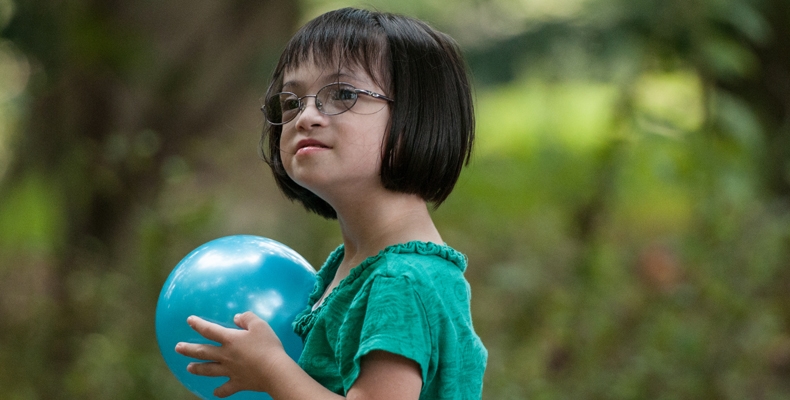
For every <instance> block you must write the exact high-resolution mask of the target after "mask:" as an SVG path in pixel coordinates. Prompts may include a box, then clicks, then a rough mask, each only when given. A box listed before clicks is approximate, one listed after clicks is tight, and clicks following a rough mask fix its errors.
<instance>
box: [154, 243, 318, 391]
mask: <svg viewBox="0 0 790 400" xmlns="http://www.w3.org/2000/svg"><path fill="white" fill-rule="evenodd" d="M314 285H315V270H314V269H313V267H311V266H310V264H309V263H308V262H307V261H306V260H305V259H304V258H302V256H300V255H299V254H298V253H297V252H295V251H294V250H292V249H290V248H289V247H287V246H285V245H283V244H282V243H279V242H276V241H274V240H271V239H266V238H262V237H258V236H249V235H237V236H228V237H223V238H219V239H216V240H212V241H210V242H208V243H206V244H204V245H202V246H200V247H198V248H197V249H195V250H193V251H192V252H191V253H189V254H188V255H187V256H186V257H184V259H183V260H181V262H179V263H178V265H176V267H175V268H174V269H173V271H172V272H171V273H170V276H169V277H168V278H167V281H165V284H164V287H162V292H161V293H160V294H159V301H158V302H157V305H156V340H157V342H158V343H159V350H160V352H161V353H162V356H163V357H164V359H165V363H167V366H168V367H169V368H170V370H171V371H172V372H173V374H175V376H176V377H177V378H178V380H179V381H181V383H182V384H183V385H184V386H186V388H187V389H189V390H190V391H192V392H193V393H195V394H196V395H198V396H199V397H201V398H203V399H217V397H215V396H214V394H213V393H214V389H216V388H217V387H219V386H220V385H222V384H223V383H225V382H226V381H227V380H228V378H226V377H205V376H198V375H193V374H191V373H189V372H187V365H188V364H189V363H190V362H193V361H196V360H194V359H192V358H189V357H186V356H183V355H181V354H178V353H176V352H175V347H176V343H178V342H191V343H212V344H216V343H214V342H211V341H209V340H207V339H205V338H203V337H202V336H200V335H199V334H198V333H197V332H195V331H194V330H192V328H190V327H189V325H188V324H187V322H186V321H187V317H189V316H190V315H197V316H199V317H201V318H203V319H206V320H208V321H211V322H214V323H217V324H220V325H223V326H225V327H228V328H236V329H238V327H237V326H236V324H235V323H234V322H233V316H234V315H236V314H239V313H243V312H246V311H252V312H254V313H255V314H257V315H258V316H259V317H261V318H262V319H263V320H265V321H266V322H268V323H269V325H271V327H272V329H273V330H274V332H275V333H276V334H277V336H278V337H279V339H280V341H282V344H283V346H284V347H285V351H286V352H287V353H288V355H289V356H291V358H293V359H294V360H298V359H299V355H300V354H301V353H302V340H301V339H300V338H299V337H298V336H297V335H296V334H295V333H294V332H293V329H292V328H291V323H292V322H293V320H294V318H295V317H296V315H297V314H298V313H300V312H301V311H303V310H304V309H305V308H306V307H307V299H308V297H309V295H310V293H311V292H312V290H313V287H314ZM198 361H199V360H198ZM270 398H271V397H269V396H268V395H266V394H263V393H256V392H250V391H244V392H239V393H236V394H234V395H232V396H230V399H238V400H243V399H270Z"/></svg>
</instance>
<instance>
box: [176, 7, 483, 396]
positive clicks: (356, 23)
mask: <svg viewBox="0 0 790 400" xmlns="http://www.w3.org/2000/svg"><path fill="white" fill-rule="evenodd" d="M263 111H264V114H265V117H266V120H267V121H268V124H267V127H266V130H265V132H264V137H263V141H262V145H263V146H264V157H265V158H266V161H267V163H268V164H269V165H270V166H271V169H272V171H273V173H274V176H275V178H276V181H277V183H278V185H279V187H280V189H282V191H283V192H284V193H285V195H286V196H288V197H289V198H291V199H293V200H297V201H299V202H301V203H302V204H303V205H304V206H305V207H306V208H307V209H308V210H310V211H313V212H315V213H317V214H319V215H321V216H324V217H326V218H336V219H337V221H338V223H339V224H340V229H341V232H342V236H343V244H342V245H341V246H340V247H338V248H337V250H335V251H334V252H333V253H332V254H331V255H330V256H329V258H328V260H327V261H326V263H325V264H324V266H323V267H322V268H321V270H320V272H319V273H318V280H317V284H316V288H315V291H314V292H313V294H312V295H311V296H310V299H309V304H310V307H308V309H306V310H305V311H304V312H303V313H302V314H300V315H299V316H298V317H297V318H296V321H295V322H294V329H295V331H296V333H297V334H299V335H300V336H301V337H302V338H303V340H304V350H303V353H302V355H301V358H300V359H299V362H298V364H297V363H296V362H294V361H293V360H291V359H290V358H289V357H288V355H286V353H285V351H284V350H283V348H282V346H281V344H280V342H279V340H278V339H277V337H276V335H275V334H274V332H273V331H272V330H271V328H269V326H268V325H267V324H266V322H264V321H263V320H261V319H260V318H258V317H257V316H255V314H253V313H251V312H248V313H245V314H242V315H238V316H236V319H235V321H236V324H237V325H238V326H239V327H240V328H241V329H227V328H224V327H221V326H219V325H216V324H212V323H209V322H207V321H204V320H202V319H200V318H198V317H190V318H189V319H188V323H189V324H190V325H191V326H192V327H193V328H194V329H195V330H196V331H197V332H199V333H200V334H201V335H203V336H205V337H206V338H208V339H211V340H214V341H216V342H218V343H220V346H211V345H199V344H189V343H179V344H178V346H177V347H176V351H178V352H179V353H181V354H183V355H186V356H189V357H194V358H197V359H200V360H204V361H206V362H201V363H193V364H190V365H189V367H188V370H189V371H190V372H191V373H194V374H198V375H205V376H227V377H229V378H230V380H229V381H228V382H226V383H225V384H224V385H222V386H220V387H219V388H217V390H216V392H215V394H216V395H217V396H219V397H225V396H229V395H231V394H233V393H235V392H237V391H240V390H254V391H264V392H268V393H269V394H270V395H271V396H272V397H273V398H274V399H277V400H280V399H311V400H312V399H340V398H343V397H345V398H349V399H418V398H419V399H479V398H480V397H481V391H482V385H483V372H484V370H485V365H486V358H487V352H486V349H485V348H484V347H483V344H482V343H481V341H480V339H479V337H478V336H477V334H475V331H474V329H473V327H472V319H471V316H470V308H469V301H470V291H469V285H468V283H467V282H466V280H465V278H464V276H463V272H464V269H465V268H466V258H465V256H464V255H463V254H461V253H459V252H457V251H455V250H453V249H452V248H450V247H448V246H447V245H446V244H444V242H443V240H442V237H441V236H440V235H439V232H438V231H437V229H436V227H435V226H434V224H433V221H432V220H431V216H430V214H429V211H428V206H427V204H428V203H431V204H433V205H434V206H438V205H439V204H441V203H442V202H443V201H444V200H445V199H446V198H447V196H448V195H449V194H450V192H451V191H452V189H453V186H454V185H455V183H456V181H457V179H458V175H459V173H460V171H461V168H462V166H463V165H464V164H466V163H467V162H468V160H469V157H470V153H471V149H472V141H473V138H474V113H473V109H472V101H471V95H470V88H469V83H468V80H467V75H466V70H465V67H464V63H463V60H462V58H461V56H460V53H459V50H458V48H457V45H456V44H455V42H454V41H453V40H452V39H451V38H450V37H448V36H447V35H445V34H442V33H440V32H437V31H436V30H434V29H432V28H431V27H429V26H428V25H426V24H425V23H423V22H421V21H418V20H415V19H411V18H407V17H403V16H399V15H392V14H384V13H378V12H371V11H365V10H358V9H350V8H347V9H342V10H337V11H333V12H329V13H326V14H324V15H322V16H320V17H318V18H316V19H314V20H313V21H311V22H309V23H308V24H307V25H306V26H304V27H303V28H302V29H301V30H300V31H299V32H298V33H297V34H296V35H295V36H294V37H293V39H291V41H290V42H289V43H288V45H287V47H286V49H285V51H284V52H283V54H282V56H281V58H280V61H279V63H278V65H277V67H276V69H275V71H274V74H273V78H272V83H271V85H270V87H269V90H268V92H267V95H266V100H265V105H264V107H263Z"/></svg>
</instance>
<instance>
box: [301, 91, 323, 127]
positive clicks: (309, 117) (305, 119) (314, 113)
mask: <svg viewBox="0 0 790 400" xmlns="http://www.w3.org/2000/svg"><path fill="white" fill-rule="evenodd" d="M302 101H303V102H304V103H303V105H302V110H301V111H300V112H299V115H297V116H296V127H297V128H299V129H309V128H311V127H316V126H323V125H324V124H326V120H327V115H325V114H324V113H322V112H321V111H319V110H318V104H317V103H316V98H315V96H305V98H304V99H303V100H302Z"/></svg>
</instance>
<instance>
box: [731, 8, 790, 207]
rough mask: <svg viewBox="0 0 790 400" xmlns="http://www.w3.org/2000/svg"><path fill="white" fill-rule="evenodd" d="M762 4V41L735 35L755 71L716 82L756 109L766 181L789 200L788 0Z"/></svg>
mask: <svg viewBox="0 0 790 400" xmlns="http://www.w3.org/2000/svg"><path fill="white" fill-rule="evenodd" d="M761 4H762V7H761V8H762V9H761V11H762V15H763V17H764V18H765V20H766V22H767V24H768V26H769V29H770V33H769V38H768V39H767V40H765V41H764V42H756V41H755V40H750V39H749V38H747V37H744V36H745V35H740V37H739V38H738V39H739V41H740V42H741V43H743V44H744V45H745V46H747V47H748V48H749V49H750V50H752V51H753V52H754V54H755V56H756V58H757V65H758V68H757V70H756V71H755V73H753V74H751V75H750V76H748V77H745V79H741V80H738V81H735V82H730V81H725V80H719V81H718V82H716V84H717V85H718V86H720V87H723V88H725V89H727V90H730V91H732V92H733V93H734V94H735V95H736V96H738V97H740V98H742V99H744V100H746V102H748V103H749V104H750V105H751V106H752V107H753V109H755V110H759V112H760V113H761V115H759V117H761V119H762V121H763V123H764V124H765V125H766V126H765V133H766V138H765V144H766V150H767V151H766V160H764V166H765V171H766V176H765V179H766V184H767V185H768V188H769V190H770V191H771V192H773V193H774V194H775V195H777V196H780V197H782V198H784V199H785V200H786V201H787V200H790V2H788V1H786V0H770V1H765V2H763V3H761Z"/></svg>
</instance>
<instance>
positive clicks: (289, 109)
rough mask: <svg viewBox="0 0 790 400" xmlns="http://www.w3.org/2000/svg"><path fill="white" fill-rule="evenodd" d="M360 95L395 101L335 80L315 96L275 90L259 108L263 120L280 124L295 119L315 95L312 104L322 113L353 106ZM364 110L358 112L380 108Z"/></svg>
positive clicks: (344, 109)
mask: <svg viewBox="0 0 790 400" xmlns="http://www.w3.org/2000/svg"><path fill="white" fill-rule="evenodd" d="M360 94H364V95H368V96H370V97H373V98H376V99H381V100H386V101H388V102H393V101H395V100H392V99H390V98H389V97H387V96H384V95H383V94H379V93H375V92H371V91H370V90H364V89H357V88H355V87H354V86H352V85H350V84H348V83H344V82H335V83H330V84H328V85H326V86H324V87H322V88H321V89H319V90H318V92H317V93H316V94H314V95H310V94H308V95H305V96H302V97H298V96H297V95H296V94H295V93H291V92H280V93H275V94H273V95H271V96H269V97H267V98H266V101H265V102H264V105H263V107H261V110H262V111H263V115H264V116H265V117H266V120H267V121H269V123H270V124H272V125H283V124H287V123H289V122H291V121H292V120H293V119H294V118H296V116H297V115H299V112H301V111H303V110H304V108H305V106H306V105H307V103H306V102H305V101H304V99H305V98H306V97H313V98H315V107H316V108H317V109H318V111H320V112H321V113H323V114H324V115H338V114H342V113H344V112H346V111H348V110H350V109H351V107H354V105H355V104H357V99H358V98H359V95H360ZM360 105H361V104H360ZM357 108H359V107H357ZM366 109H368V110H367V111H366V110H359V111H360V112H361V113H363V114H367V113H371V114H372V113H374V112H376V111H379V110H381V108H380V107H379V108H377V109H370V107H366ZM355 111H356V110H355Z"/></svg>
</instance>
